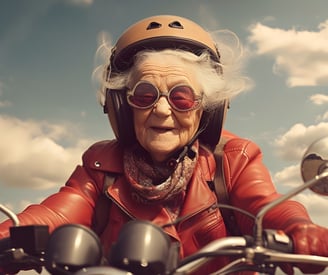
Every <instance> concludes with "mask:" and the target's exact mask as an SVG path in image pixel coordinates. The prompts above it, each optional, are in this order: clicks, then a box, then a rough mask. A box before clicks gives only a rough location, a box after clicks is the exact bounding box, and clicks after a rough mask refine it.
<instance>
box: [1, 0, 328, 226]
mask: <svg viewBox="0 0 328 275" xmlns="http://www.w3.org/2000/svg"><path fill="white" fill-rule="evenodd" d="M327 10H328V2H327V1H326V0H313V1H308V0H275V1H269V0H267V1H265V0H229V1H227V0H216V1H213V0H212V1H210V0H208V1H199V0H180V1H146V0H138V1H132V0H125V1H116V0H115V1H114V0H113V1H112V0H108V1H105V0H84V1H83V0H60V1H59V0H58V1H55V0H53V1H51V0H34V1H18V0H4V1H1V4H0V133H1V134H0V156H1V159H0V203H2V204H4V205H7V206H9V207H11V208H12V209H14V210H15V211H20V210H21V209H22V208H23V207H25V206H26V205H27V204H29V203H36V202H39V201H41V200H42V199H43V198H44V197H46V196H47V195H49V194H51V193H53V192H55V191H56V190H58V188H59V187H60V186H61V185H62V184H64V183H65V181H66V179H67V178H68V177H69V175H70V174H71V172H72V171H73V169H74V167H75V166H76V165H77V164H78V163H80V159H81V154H82V152H83V151H84V150H85V149H86V148H87V147H88V146H89V145H91V144H92V143H93V142H95V141H97V140H102V139H111V138H113V133H112V131H111V129H110V127H109V123H108V121H107V118H106V116H105V115H104V114H103V113H102V109H101V107H100V105H99V104H98V102H97V100H96V96H95V87H94V86H93V85H92V80H91V74H92V71H93V69H94V56H95V52H96V49H97V39H98V37H99V35H100V33H102V32H103V31H106V32H107V33H109V34H110V35H111V36H112V37H113V39H114V40H116V38H118V35H119V34H120V33H121V32H122V31H123V30H124V29H125V28H127V27H128V26H129V25H131V24H132V23H134V22H136V21H137V20H139V19H142V18H144V17H147V16H151V15H156V14H176V15H180V16H184V17H188V18H190V19H192V20H195V21H196V22H198V23H199V24H201V25H202V26H204V27H205V28H206V29H208V30H211V31H215V30H218V29H229V30H231V31H233V32H235V33H236V34H237V35H238V37H239V38H240V41H241V42H242V43H243V45H244V49H245V52H246V53H247V55H248V62H247V64H246V65H245V68H244V71H245V72H246V74H247V75H248V76H249V77H250V78H251V79H252V80H253V82H254V87H253V88H252V89H251V90H249V91H247V92H246V93H244V94H242V95H240V96H239V97H238V98H236V99H235V100H233V102H232V104H231V109H230V110H229V114H228V119H227V124H226V128H227V129H229V130H231V131H233V132H235V133H236V134H238V135H240V136H243V137H246V138H250V139H252V140H254V141H255V142H256V143H258V144H259V145H260V146H261V148H262V150H263V153H264V161H265V163H266V165H267V166H268V168H269V169H270V171H271V174H272V176H273V178H274V180H275V182H276V185H277V188H278V189H279V190H280V191H281V192H285V191H286V190H288V189H289V188H291V186H293V185H294V186H295V184H301V180H300V176H299V174H300V173H299V163H300V159H301V157H302V154H303V152H304V149H305V148H306V147H307V146H308V145H309V144H310V143H311V142H312V141H314V140H315V139H317V138H319V137H320V136H323V135H328V48H327V44H328V14H327ZM297 199H298V200H300V201H301V202H302V203H304V204H305V205H306V207H307V208H308V209H309V211H310V213H311V215H312V216H313V219H314V220H315V221H317V222H320V223H321V224H323V225H326V226H328V220H327V218H326V217H323V216H322V212H321V209H324V207H326V206H328V202H327V199H326V198H322V197H319V196H317V195H314V194H311V193H305V194H302V195H301V196H299V197H298V198H297ZM320 215H321V216H320ZM2 218H3V217H2V216H0V220H1V219H2Z"/></svg>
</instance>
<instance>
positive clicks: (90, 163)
mask: <svg viewBox="0 0 328 275" xmlns="http://www.w3.org/2000/svg"><path fill="white" fill-rule="evenodd" d="M223 136H224V137H225V138H226V139H228V142H227V143H226V146H225V149H224V159H223V161H224V170H225V171H224V172H225V176H226V184H227V189H228V192H229V197H230V200H231V204H233V205H234V206H237V207H240V208H242V209H244V210H247V211H249V212H251V213H253V214H256V213H257V212H258V211H259V210H260V209H261V208H262V207H263V206H264V205H265V204H267V203H269V202H271V201H272V200H275V199H276V198H277V197H279V196H280V195H279V194H278V193H277V192H276V189H275V187H274V185H273V184H272V181H271V178H270V175H269V172H268V170H267V169H266V167H265V166H264V165H263V163H262V155H261V151H260V149H259V148H258V146H257V145H256V144H254V143H253V142H251V141H248V140H245V139H241V138H239V137H237V136H235V135H233V134H231V133H228V132H224V133H223ZM122 152H123V150H122V148H121V147H120V146H119V144H118V143H117V142H116V141H102V142H99V143H96V144H94V145H93V146H91V147H90V148H89V149H88V150H87V151H86V152H85V153H84V155H83V165H82V166H77V168H76V170H75V171H74V172H73V174H72V175H71V177H70V178H69V179H68V181H67V183H66V185H65V186H64V187H62V188H61V189H60V191H59V192H58V193H56V194H54V195H52V196H50V197H48V198H47V199H46V200H44V201H43V202H42V203H41V204H40V205H32V206H29V207H28V208H27V209H26V210H25V211H24V212H23V213H21V214H19V219H20V221H21V223H22V224H47V225H49V226H50V230H51V231H52V230H53V229H54V228H56V227H58V226H59V225H61V224H64V223H80V224H83V225H86V226H89V227H91V226H92V225H93V221H94V213H95V212H96V211H95V208H96V204H97V201H98V199H99V196H100V195H101V194H102V193H103V188H104V179H105V175H106V173H114V174H117V175H118V176H117V179H116V181H115V183H114V184H113V185H112V186H111V187H109V188H108V190H107V194H108V196H109V197H110V198H111V200H112V201H113V203H111V204H110V209H103V210H100V212H99V210H97V215H100V217H101V218H102V219H105V221H106V222H105V223H104V224H105V228H104V229H103V230H102V233H101V234H100V238H101V241H102V243H103V245H104V250H105V251H107V250H108V249H109V247H110V245H111V244H112V242H113V241H115V240H116V238H117V236H118V233H119V231H120V228H121V227H122V225H123V224H124V223H126V222H127V221H129V220H131V219H142V220H149V221H152V222H153V223H155V224H158V225H163V224H167V223H170V222H171V220H170V216H169V215H168V213H167V212H166V210H165V209H164V208H162V207H161V206H160V205H152V206H151V207H149V205H143V204H140V203H138V202H137V201H135V200H134V199H133V198H132V197H131V193H130V190H129V186H128V185H127V184H126V182H125V178H124V176H123V163H122ZM214 173H215V160H214V157H213V155H212V154H211V153H210V152H209V151H208V150H206V149H205V148H203V147H200V150H199V159H198V163H197V165H196V167H195V171H194V174H193V176H192V179H191V181H190V182H189V185H188V191H187V195H186V197H185V200H184V202H183V205H182V210H181V213H180V216H186V217H188V218H186V219H184V220H183V221H182V222H180V223H178V224H177V225H176V226H169V227H166V228H165V230H166V232H167V233H168V234H169V236H171V238H172V240H175V241H178V242H180V244H181V251H180V252H181V256H182V257H185V256H187V255H190V254H191V253H194V252H196V251H197V250H198V249H199V248H201V247H202V246H204V245H205V244H207V243H209V242H210V241H212V240H214V239H218V238H222V237H225V236H227V235H228V233H227V231H226V228H225V225H224V222H223V219H222V216H221V214H220V211H219V210H218V208H217V207H216V206H215V205H216V202H217V201H216V196H215V194H214V193H213V192H212V191H211V189H210V188H209V186H208V183H207V182H208V181H211V180H212V179H213V176H214ZM236 219H237V223H238V226H239V228H240V230H241V232H242V233H243V234H251V233H252V226H253V223H252V220H251V219H250V218H248V217H245V216H243V215H241V214H236ZM309 221H310V218H309V216H308V214H307V212H306V210H305V209H304V207H303V206H301V205H300V204H299V203H297V202H294V201H287V202H285V203H283V204H281V205H279V206H278V207H276V208H275V209H273V210H272V211H270V212H269V213H268V214H267V215H266V216H265V218H264V227H265V228H272V229H285V228H287V227H289V228H290V226H291V225H292V224H293V223H299V222H305V223H308V222H309ZM10 225H11V223H10V222H5V223H3V224H1V225H0V236H7V235H8V232H7V228H8V226H10ZM226 261H227V259H222V261H217V265H224V264H225V263H226ZM204 272H205V273H204ZM202 273H203V274H206V273H208V271H202Z"/></svg>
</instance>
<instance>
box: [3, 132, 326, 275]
mask: <svg viewBox="0 0 328 275" xmlns="http://www.w3.org/2000/svg"><path fill="white" fill-rule="evenodd" d="M301 173H302V178H303V180H304V184H303V185H301V186H299V187H297V188H295V189H292V190H291V191H289V192H288V193H286V194H285V195H283V196H281V197H280V198H279V199H277V200H275V201H273V202H272V203H270V204H268V205H266V206H265V207H263V208H262V209H261V210H260V211H259V213H258V214H257V215H256V216H255V217H253V218H254V224H255V228H254V236H234V237H226V238H223V239H218V240H215V241H213V242H211V243H209V244H208V245H206V246H205V247H203V248H202V249H201V250H199V251H198V252H197V253H195V254H193V255H191V256H188V257H186V258H184V259H182V260H179V246H178V244H176V243H172V242H171V241H170V239H169V237H168V236H167V235H166V234H165V233H164V230H163V228H162V227H159V226H157V225H154V224H152V223H150V222H147V221H140V220H134V221H131V222H129V223H127V224H126V225H125V226H124V227H123V228H122V230H121V232H120V235H119V237H118V240H117V242H116V243H115V244H114V245H113V247H112V249H111V252H110V254H109V255H106V257H105V256H104V255H103V254H102V249H101V244H100V240H99V239H98V236H97V235H96V234H95V233H94V232H93V231H91V230H90V229H89V228H86V227H84V226H82V225H78V224H66V225H63V226H60V227H58V228H57V229H55V230H54V231H53V232H52V234H49V230H48V227H47V226H43V225H29V226H20V224H19V219H18V218H17V216H16V215H15V214H14V213H13V212H12V211H10V210H9V209H8V208H6V207H4V206H3V205H1V204H0V211H1V212H3V213H4V214H5V215H7V216H8V217H9V218H10V219H11V220H12V222H13V226H12V227H11V228H10V237H9V238H6V239H3V240H0V274H7V273H17V272H19V271H20V270H27V269H34V270H36V271H38V272H39V273H40V272H41V270H42V268H46V270H47V271H48V272H49V273H50V274H53V275H73V274H74V275H123V274H126V275H127V274H142V275H147V274H160V275H162V274H163V275H164V274H165V275H182V274H191V273H192V272H194V271H195V270H197V269H198V268H199V267H202V266H203V265H206V263H207V262H208V261H210V260H212V259H213V258H214V257H218V256H233V259H234V260H233V261H232V262H231V263H230V264H228V265H226V266H225V267H223V268H222V269H220V270H217V271H216V272H215V273H212V274H217V275H225V274H232V273H235V272H238V271H244V270H249V271H257V272H260V273H262V274H275V272H276V270H277V267H278V266H279V265H280V264H282V263H294V264H296V263H307V264H314V265H322V266H328V257H322V256H315V255H297V254H293V252H292V251H293V244H292V241H291V239H290V238H289V237H288V236H287V235H285V234H284V233H283V232H281V231H276V230H267V229H265V230H264V229H263V224H262V222H263V218H264V216H265V215H266V213H267V212H268V211H270V210H271V209H272V208H274V207H276V206H277V205H279V204H280V203H281V202H283V201H285V200H287V199H290V198H291V197H293V196H295V195H297V194H299V193H300V192H302V191H304V190H305V189H308V188H309V189H311V190H312V191H314V192H316V193H318V194H321V195H328V137H324V138H321V139H319V140H317V141H316V142H314V143H313V144H312V145H311V146H309V148H308V150H307V151H306V152H305V154H304V157H303V159H302V162H301ZM218 207H221V208H223V207H228V208H233V210H235V211H240V212H242V213H245V211H244V210H242V209H238V208H235V207H233V206H229V205H221V204H220V205H218ZM248 215H249V214H248ZM250 216H251V215H250Z"/></svg>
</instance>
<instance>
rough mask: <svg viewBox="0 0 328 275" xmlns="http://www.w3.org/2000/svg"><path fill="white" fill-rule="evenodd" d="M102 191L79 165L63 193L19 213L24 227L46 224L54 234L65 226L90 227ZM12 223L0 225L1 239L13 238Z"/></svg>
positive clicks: (60, 191)
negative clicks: (80, 225)
mask: <svg viewBox="0 0 328 275" xmlns="http://www.w3.org/2000/svg"><path fill="white" fill-rule="evenodd" d="M98 195H99V190H98V188H97V185H96V184H95V183H94V181H93V180H92V179H91V178H90V176H89V175H88V173H87V172H86V170H85V168H84V167H82V166H78V167H77V168H76V169H75V171H74V172H73V173H72V175H71V177H70V178H69V179H68V181H67V183H66V185H65V186H63V187H62V188H61V189H60V190H59V192H57V193H56V194H54V195H51V196H50V197H48V198H46V199H45V200H44V201H43V202H41V203H40V204H37V205H31V206H29V207H27V208H26V209H25V210H24V211H23V212H22V213H20V214H18V218H19V221H20V224H21V225H31V224H44V225H48V226H49V229H50V232H51V231H53V230H54V229H55V228H56V227H58V226H60V225H62V224H65V223H79V224H83V225H85V226H90V225H91V221H92V215H93V210H94V207H95V201H96V199H97V197H98ZM10 226H12V223H11V221H9V220H8V221H5V222H4V223H2V224H0V238H1V237H2V238H3V237H7V236H8V235H9V232H8V228H9V227H10Z"/></svg>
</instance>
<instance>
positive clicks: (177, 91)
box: [169, 86, 198, 110]
mask: <svg viewBox="0 0 328 275" xmlns="http://www.w3.org/2000/svg"><path fill="white" fill-rule="evenodd" d="M169 100H170V102H171V104H172V105H174V107H175V108H176V109H178V110H189V109H192V108H194V107H195V106H196V105H197V103H198V101H197V100H195V94H194V91H193V90H192V89H191V88H190V87H188V86H178V87H174V88H173V90H172V91H171V92H170V96H169Z"/></svg>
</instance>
